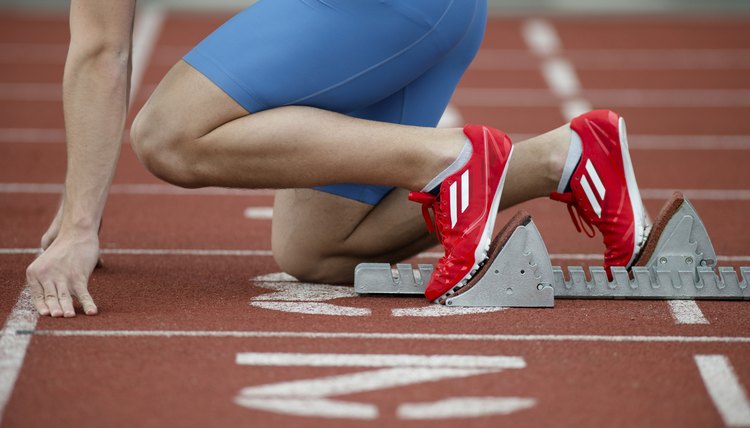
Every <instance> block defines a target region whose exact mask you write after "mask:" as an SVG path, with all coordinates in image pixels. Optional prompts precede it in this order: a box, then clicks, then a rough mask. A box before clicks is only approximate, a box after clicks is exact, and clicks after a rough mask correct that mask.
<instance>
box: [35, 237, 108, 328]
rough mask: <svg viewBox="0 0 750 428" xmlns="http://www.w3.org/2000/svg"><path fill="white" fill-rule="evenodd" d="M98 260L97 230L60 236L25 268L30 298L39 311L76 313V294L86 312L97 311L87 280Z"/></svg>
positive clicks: (43, 312) (64, 314) (66, 314)
mask: <svg viewBox="0 0 750 428" xmlns="http://www.w3.org/2000/svg"><path fill="white" fill-rule="evenodd" d="M97 260H99V237H98V236H97V234H96V233H85V234H84V233H81V234H72V235H71V236H57V238H56V239H54V240H53V242H52V243H51V244H50V245H49V247H48V248H47V249H46V250H44V252H43V253H42V254H41V255H40V256H39V257H38V258H37V259H36V260H34V262H33V263H31V265H29V267H28V268H27V269H26V281H27V283H28V285H29V287H30V288H31V299H32V301H33V302H34V306H35V307H36V310H37V311H39V314H40V315H51V316H53V317H61V316H64V317H66V318H67V317H74V316H75V310H74V309H73V297H76V298H77V299H78V301H79V302H80V303H81V306H83V311H84V312H85V313H86V315H96V313H97V309H96V304H95V303H94V299H92V298H91V295H90V294H89V292H88V281H89V277H90V276H91V272H93V270H94V267H95V266H96V263H97Z"/></svg>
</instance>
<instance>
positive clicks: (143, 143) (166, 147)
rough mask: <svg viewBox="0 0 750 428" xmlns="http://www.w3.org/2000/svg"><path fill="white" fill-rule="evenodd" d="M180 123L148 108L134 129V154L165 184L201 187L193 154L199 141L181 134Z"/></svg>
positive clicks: (131, 134)
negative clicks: (196, 142) (177, 123)
mask: <svg viewBox="0 0 750 428" xmlns="http://www.w3.org/2000/svg"><path fill="white" fill-rule="evenodd" d="M177 121H178V119H176V118H172V117H169V114H168V113H167V112H164V111H160V110H159V109H158V108H155V107H150V106H149V105H148V104H147V105H146V106H145V107H144V108H143V109H142V110H141V111H140V112H139V113H138V115H137V116H136V118H135V120H134V121H133V126H132V127H131V128H130V141H131V145H132V147H133V151H134V152H135V154H136V156H137V157H138V159H139V160H140V161H141V163H142V164H143V165H144V166H145V167H146V169H148V170H149V171H150V172H151V173H152V174H154V175H155V176H157V177H159V178H161V179H162V180H164V181H166V182H169V183H172V184H175V185H177V186H181V187H200V186H201V185H202V183H201V180H200V178H199V177H198V174H197V170H196V168H195V162H193V157H194V156H195V154H194V153H193V150H191V148H192V146H193V144H191V143H193V142H194V141H195V139H194V138H192V137H190V136H187V135H185V134H184V133H183V132H181V131H180V127H179V126H176V123H175V122H177Z"/></svg>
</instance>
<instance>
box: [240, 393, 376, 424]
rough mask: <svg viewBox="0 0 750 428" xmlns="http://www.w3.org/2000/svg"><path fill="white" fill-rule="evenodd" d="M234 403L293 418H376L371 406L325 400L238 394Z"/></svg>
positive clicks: (374, 410) (374, 409)
mask: <svg viewBox="0 0 750 428" xmlns="http://www.w3.org/2000/svg"><path fill="white" fill-rule="evenodd" d="M250 392H252V391H250ZM234 403H235V404H237V405H238V406H242V407H246V408H248V409H254V410H265V411H268V412H274V413H282V414H286V415H293V416H317V417H323V418H347V419H363V420H372V419H376V418H377V417H378V408H377V406H375V405H373V404H362V403H352V402H347V401H341V400H328V399H325V398H290V397H284V398H275V397H263V396H262V397H255V396H253V395H250V396H245V395H242V393H240V395H238V396H237V397H235V399H234Z"/></svg>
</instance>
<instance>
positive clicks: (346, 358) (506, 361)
mask: <svg viewBox="0 0 750 428" xmlns="http://www.w3.org/2000/svg"><path fill="white" fill-rule="evenodd" d="M235 362H236V363H237V364H244V365H249V366H289V367H294V366H307V367H399V368H401V367H429V368H441V367H442V368H499V369H522V368H524V367H526V363H525V362H524V360H523V358H521V357H506V356H484V355H412V354H302V353H269V352H244V353H239V354H237V359H236V361H235Z"/></svg>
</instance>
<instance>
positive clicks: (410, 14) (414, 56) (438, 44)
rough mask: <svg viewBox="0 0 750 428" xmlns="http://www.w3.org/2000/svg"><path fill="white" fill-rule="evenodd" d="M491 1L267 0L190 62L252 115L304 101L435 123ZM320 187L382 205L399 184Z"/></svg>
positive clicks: (384, 118) (475, 45)
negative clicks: (383, 200)
mask: <svg viewBox="0 0 750 428" xmlns="http://www.w3.org/2000/svg"><path fill="white" fill-rule="evenodd" d="M486 3H487V0H261V1H259V2H257V3H256V4H254V5H253V6H251V7H249V8H247V9H246V10H244V11H243V12H241V13H239V14H237V15H236V16H234V17H233V18H232V19H230V20H229V21H227V22H226V23H224V24H223V25H222V26H221V27H219V28H218V29H216V31H214V32H213V33H212V34H210V35H209V36H208V37H206V39H204V40H203V41H202V42H201V43H199V44H198V45H197V46H196V47H195V48H194V49H193V50H191V51H190V52H189V53H188V54H187V55H185V57H184V60H185V61H186V62H187V63H189V64H190V65H191V66H193V67H194V68H195V69H196V70H198V71H199V72H201V73H202V74H204V75H205V76H206V77H208V78H209V79H210V80H211V81H212V82H213V83H214V84H216V85H217V86H218V87H220V88H221V89H222V90H223V91H224V92H226V93H227V94H228V95H229V96H230V97H232V98H233V99H234V100H235V101H237V103H239V104H240V105H241V106H242V107H244V108H245V109H246V110H247V111H248V112H250V113H253V112H259V111H263V110H266V109H270V108H274V107H281V106H288V105H302V106H310V107H317V108H321V109H325V110H330V111H335V112H339V113H343V114H347V115H349V116H353V117H358V118H363V119H369V120H376V121H381V122H391V123H400V124H406V125H415V126H429V127H434V126H435V125H437V123H438V121H439V120H440V117H441V115H442V113H443V111H444V110H445V107H446V106H447V104H448V101H449V100H450V98H451V95H452V94H453V91H454V90H455V88H456V85H457V84H458V81H459V79H460V78H461V76H462V75H463V73H464V71H465V70H466V68H467V67H468V66H469V63H471V60H472V59H473V58H474V55H476V52H477V50H478V49H479V45H480V44H481V41H482V38H483V36H484V28H485V22H486V18H487V4H486ZM362 156H367V154H366V153H363V154H362ZM316 189H318V190H321V191H324V192H328V193H332V194H336V195H340V196H343V197H346V198H350V199H354V200H357V201H360V202H364V203H368V204H373V205H374V204H377V203H378V202H380V200H382V199H383V198H384V197H385V196H386V195H387V194H388V192H390V191H391V190H392V189H393V188H392V187H388V186H379V185H370V184H335V185H329V186H320V187H316Z"/></svg>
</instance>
